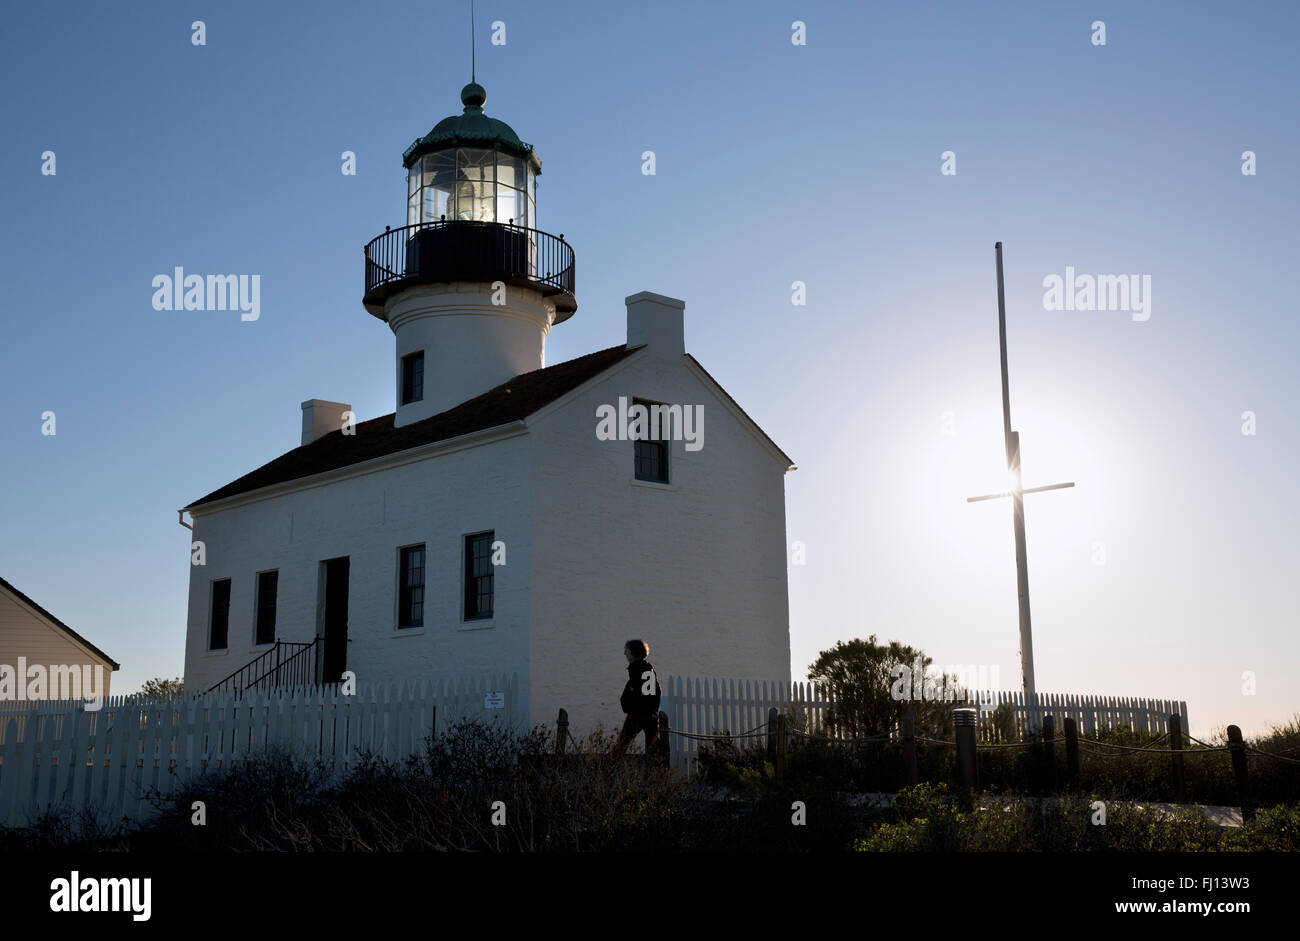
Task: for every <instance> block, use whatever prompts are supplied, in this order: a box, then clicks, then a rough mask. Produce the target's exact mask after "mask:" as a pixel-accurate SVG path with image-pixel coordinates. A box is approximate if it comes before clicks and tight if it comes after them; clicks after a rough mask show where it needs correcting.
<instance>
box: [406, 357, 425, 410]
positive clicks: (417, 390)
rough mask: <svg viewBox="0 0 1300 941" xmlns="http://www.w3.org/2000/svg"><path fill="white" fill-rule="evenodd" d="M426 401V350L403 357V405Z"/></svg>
mask: <svg viewBox="0 0 1300 941" xmlns="http://www.w3.org/2000/svg"><path fill="white" fill-rule="evenodd" d="M423 401H424V350H416V351H415V352H414V353H407V354H406V355H405V356H403V357H402V404H403V405H411V404H413V403H415V402H423Z"/></svg>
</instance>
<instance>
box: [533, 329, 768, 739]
mask: <svg viewBox="0 0 1300 941" xmlns="http://www.w3.org/2000/svg"><path fill="white" fill-rule="evenodd" d="M687 362H688V361H687V360H686V358H685V357H683V356H676V357H662V358H661V357H655V356H653V355H651V350H650V349H644V350H642V351H641V352H639V353H637V354H636V355H635V356H634V357H632V358H630V359H628V360H626V361H625V362H624V364H622V365H621V366H619V367H615V369H613V370H610V371H609V372H607V373H604V374H602V375H601V376H600V377H598V378H597V379H596V380H595V382H593V383H591V384H589V385H588V386H586V387H584V388H583V389H581V390H579V391H578V392H577V393H576V394H575V395H573V396H572V397H571V398H570V399H565V400H561V402H560V403H555V404H554V405H552V406H550V407H548V409H545V410H543V411H542V412H539V413H538V414H537V415H535V416H533V418H531V419H529V428H530V432H531V433H530V437H531V438H532V441H533V448H532V472H533V505H534V515H533V524H534V528H533V544H532V549H533V552H532V557H531V561H532V583H533V585H534V589H533V632H532V638H531V642H532V664H533V667H532V675H531V677H530V681H531V697H532V712H533V717H534V721H535V722H537V721H544V722H547V723H553V722H554V719H555V713H556V710H557V709H558V708H559V707H561V706H563V707H564V708H566V709H567V710H568V711H569V717H570V723H571V726H570V727H571V729H572V730H573V732H574V734H575V736H578V735H580V734H581V733H582V732H585V731H587V730H589V729H590V728H591V727H593V726H594V725H595V724H596V723H598V722H603V723H604V724H605V725H606V726H607V727H609V726H617V725H621V723H622V721H623V714H622V711H621V710H620V708H619V705H618V699H619V694H620V693H621V692H622V689H623V683H624V682H625V680H626V678H627V662H626V661H625V660H624V658H623V654H622V648H623V642H624V641H625V640H627V639H629V638H632V637H640V638H642V639H643V640H645V641H647V642H648V643H649V644H650V660H651V662H652V663H653V664H654V665H655V668H656V670H657V671H658V672H659V673H660V674H661V675H664V676H666V675H668V674H691V675H694V674H705V675H714V676H729V677H742V678H759V679H769V680H781V681H783V682H788V681H789V678H790V632H789V601H788V597H787V592H786V555H785V552H786V550H785V538H786V537H785V483H784V475H785V468H786V464H785V463H784V462H783V461H782V460H780V459H778V458H777V457H776V456H774V454H773V452H772V451H771V450H770V449H769V448H767V447H765V446H764V445H763V444H761V443H760V442H759V440H758V439H757V438H756V437H755V436H754V434H751V432H750V431H748V430H747V428H746V426H745V425H744V424H742V422H741V421H740V420H739V419H738V418H737V417H736V416H735V414H734V413H733V411H732V410H731V408H730V407H729V406H728V405H727V404H725V403H724V400H723V399H722V398H720V397H718V396H716V395H715V394H714V393H713V392H712V391H711V389H710V387H709V384H707V383H706V382H705V381H701V380H700V379H699V378H698V377H697V376H696V375H695V374H693V373H692V371H691V369H690V368H689V367H688V365H687ZM619 395H624V396H627V397H628V399H629V402H630V400H631V399H632V397H634V396H635V397H638V398H644V399H649V400H652V401H658V402H666V403H679V404H691V405H695V404H702V405H703V406H704V447H703V448H702V449H701V450H699V451H695V452H689V451H686V450H685V447H684V444H683V442H680V441H676V442H673V444H672V450H671V455H670V458H669V466H670V476H671V487H672V488H673V489H668V490H665V489H661V488H657V487H654V486H646V485H638V484H637V483H633V477H634V473H633V445H632V442H631V441H610V442H606V441H600V440H597V438H596V434H595V429H596V408H597V406H598V405H601V404H604V403H608V404H611V405H617V402H618V397H619ZM556 406H562V407H558V408H557V407H556Z"/></svg>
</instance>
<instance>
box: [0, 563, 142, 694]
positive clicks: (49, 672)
mask: <svg viewBox="0 0 1300 941" xmlns="http://www.w3.org/2000/svg"><path fill="white" fill-rule="evenodd" d="M117 669H118V663H117V661H116V660H114V659H113V658H112V657H110V656H109V655H108V654H106V653H104V651H102V650H100V649H99V648H98V647H96V646H95V645H94V644H92V643H91V642H90V641H88V640H86V638H84V637H82V636H81V635H80V634H78V633H77V632H76V631H74V630H73V629H72V628H70V627H69V626H68V625H66V624H64V623H63V622H62V621H60V620H59V619H58V618H56V617H55V616H54V615H53V614H51V613H50V612H49V611H46V610H45V608H43V607H41V606H40V605H39V604H37V603H36V602H35V601H33V600H32V599H31V598H29V597H27V596H26V595H25V594H23V593H22V592H21V591H19V590H18V589H17V588H15V587H14V586H13V585H11V584H9V582H7V581H5V580H4V579H3V578H0V701H23V700H29V699H91V698H94V697H97V696H103V697H107V696H109V695H110V693H109V687H110V686H111V685H112V682H111V681H112V675H113V672H114V671H115V670H117ZM33 694H35V695H33Z"/></svg>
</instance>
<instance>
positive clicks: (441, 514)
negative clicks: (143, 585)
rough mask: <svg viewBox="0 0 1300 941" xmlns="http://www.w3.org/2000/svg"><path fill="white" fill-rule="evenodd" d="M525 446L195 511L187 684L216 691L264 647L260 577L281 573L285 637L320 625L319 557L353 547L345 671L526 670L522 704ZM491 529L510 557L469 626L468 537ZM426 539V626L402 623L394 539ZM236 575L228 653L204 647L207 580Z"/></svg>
mask: <svg viewBox="0 0 1300 941" xmlns="http://www.w3.org/2000/svg"><path fill="white" fill-rule="evenodd" d="M527 441H528V439H527V436H525V435H519V434H517V435H515V436H514V437H510V438H506V439H504V440H498V441H495V442H493V443H489V444H484V445H480V446H478V447H474V448H469V449H465V450H458V451H455V452H454V453H449V454H443V455H441V456H439V457H434V458H430V459H425V460H422V461H419V462H415V463H407V464H404V465H402V466H399V467H393V468H390V469H387V470H384V471H382V472H380V473H371V474H367V475H365V476H359V477H351V478H348V479H345V480H340V481H336V482H334V483H331V484H329V485H328V486H315V487H311V488H310V489H306V490H301V491H298V492H293V493H287V494H284V495H281V496H275V497H272V498H270V499H260V500H256V501H246V502H244V503H243V504H242V505H236V506H233V507H230V508H228V509H222V510H219V511H217V512H211V511H209V512H204V510H203V508H200V509H199V511H198V513H197V514H196V515H195V518H194V533H193V538H194V539H196V540H202V541H203V542H204V543H205V544H206V550H207V565H206V566H202V567H198V566H191V567H190V597H189V630H188V632H187V635H188V636H187V640H186V649H185V685H186V687H187V688H189V689H195V690H199V689H207V688H208V687H210V686H211V685H212V684H214V683H216V682H217V681H219V680H221V679H223V678H225V677H226V676H227V675H229V674H230V673H232V672H234V671H235V670H236V669H238V668H239V667H241V666H243V665H244V664H245V663H247V662H248V661H250V660H251V659H253V657H255V656H257V655H258V654H259V653H261V652H262V651H264V650H266V649H268V648H266V647H260V648H259V647H254V645H253V630H254V624H255V620H254V605H255V593H256V573H257V572H260V571H264V570H267V569H278V570H279V572H280V576H279V589H278V610H277V621H276V635H277V637H278V638H279V639H281V640H287V641H307V640H311V639H312V638H313V637H315V636H316V630H317V627H316V605H317V591H318V571H319V563H320V562H321V561H322V560H324V559H330V558H334V557H338V556H348V557H349V558H350V559H351V571H350V579H349V615H348V637H349V639H350V640H351V643H350V644H349V645H348V656H347V666H348V669H349V670H352V671H355V672H356V673H357V676H358V680H359V681H360V682H363V683H371V682H376V681H381V680H388V679H395V678H410V679H415V678H422V677H435V676H436V677H444V676H453V677H459V676H463V675H467V674H468V675H478V674H481V673H502V672H513V671H517V672H518V673H519V676H520V684H521V689H520V693H521V700H522V701H523V702H527V698H526V693H525V692H524V690H525V689H526V681H527V669H526V667H527V664H526V657H527V653H528V641H527V635H526V631H527V626H528V618H529V593H528V583H527V575H528V569H529V535H528V503H529V496H528V474H527V468H528V447H527ZM238 500H239V498H235V501H236V503H238ZM488 529H491V530H494V531H495V534H496V538H497V539H500V540H502V541H504V542H505V543H506V546H507V555H506V561H507V564H506V565H505V566H502V567H498V568H497V569H496V570H495V574H496V582H495V591H496V597H495V605H494V609H495V617H493V618H492V619H491V620H490V621H487V622H468V623H466V622H463V621H462V619H461V615H462V610H461V608H462V581H461V571H462V564H463V563H462V543H463V537H464V535H466V534H469V533H475V532H481V531H483V530H488ZM421 542H423V543H425V549H426V560H425V562H426V571H425V577H426V583H425V584H426V590H425V615H424V622H425V623H424V627H423V628H417V629H414V630H411V629H408V630H401V631H399V630H397V628H396V623H397V600H396V599H397V566H398V548H399V547H401V546H406V545H411V544H415V543H421ZM227 577H229V578H231V579H232V583H231V595H230V632H229V648H228V650H226V651H224V652H209V651H208V650H207V646H208V616H209V599H210V591H211V588H210V586H211V583H212V581H213V580H215V579H220V578H227Z"/></svg>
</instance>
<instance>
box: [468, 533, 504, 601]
mask: <svg viewBox="0 0 1300 941" xmlns="http://www.w3.org/2000/svg"><path fill="white" fill-rule="evenodd" d="M495 541H496V531H495V530H491V529H489V530H485V531H483V532H478V533H469V534H467V535H466V536H465V537H464V538H463V540H462V546H463V549H464V555H465V562H464V566H463V568H462V579H463V583H462V585H461V589H462V590H461V596H462V604H463V605H464V611H463V615H462V616H463V618H464V620H466V621H485V620H487V619H489V618H491V617H492V616H493V613H494V611H495V610H496V576H495V569H496V566H494V565H493V564H492V543H493V542H495Z"/></svg>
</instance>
